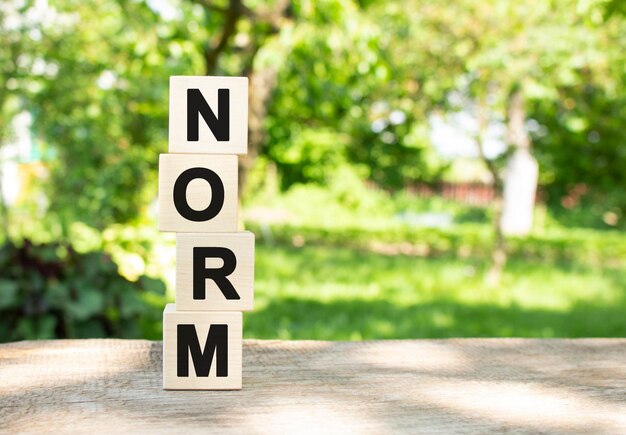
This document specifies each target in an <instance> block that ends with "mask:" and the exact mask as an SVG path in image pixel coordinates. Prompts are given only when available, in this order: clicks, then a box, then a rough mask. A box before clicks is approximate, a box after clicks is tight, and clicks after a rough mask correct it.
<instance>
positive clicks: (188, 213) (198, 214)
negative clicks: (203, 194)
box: [174, 168, 224, 222]
mask: <svg viewBox="0 0 626 435" xmlns="http://www.w3.org/2000/svg"><path fill="white" fill-rule="evenodd" d="M196 178H202V179H203V180H206V181H207V182H208V183H209V185H210V186H211V202H210V203H209V205H208V206H207V208H205V209H204V210H194V209H193V208H191V207H189V204H188V203H187V186H188V185H189V183H190V182H191V180H194V179H196ZM223 205H224V184H223V183H222V180H221V179H220V177H219V175H217V174H216V173H215V172H213V171H212V170H210V169H209V168H189V169H187V170H186V171H184V172H183V173H181V174H180V175H179V176H178V178H177V179H176V182H175V183H174V206H176V210H178V213H180V215H181V216H182V217H184V218H185V219H188V220H190V221H194V222H204V221H208V220H211V219H213V218H214V217H215V216H217V214H218V213H219V212H220V210H221V209H222V206H223Z"/></svg>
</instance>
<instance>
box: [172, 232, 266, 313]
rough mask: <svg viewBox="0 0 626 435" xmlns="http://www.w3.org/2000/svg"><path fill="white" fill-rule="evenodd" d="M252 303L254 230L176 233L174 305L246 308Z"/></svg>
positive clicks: (188, 308)
mask: <svg viewBox="0 0 626 435" xmlns="http://www.w3.org/2000/svg"><path fill="white" fill-rule="evenodd" d="M253 304H254V234H253V233H251V232H250V231H241V232H237V233H178V234H176V308H177V309H178V310H179V311H204V310H215V311H249V310H252V308H253Z"/></svg>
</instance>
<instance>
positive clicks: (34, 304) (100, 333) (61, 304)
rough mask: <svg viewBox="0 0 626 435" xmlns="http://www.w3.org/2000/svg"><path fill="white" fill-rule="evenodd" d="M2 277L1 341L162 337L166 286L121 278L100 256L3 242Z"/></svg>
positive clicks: (64, 247) (54, 246)
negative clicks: (162, 316)
mask: <svg viewBox="0 0 626 435" xmlns="http://www.w3.org/2000/svg"><path fill="white" fill-rule="evenodd" d="M0 276H2V278H1V279H0V317H1V318H2V322H1V323H0V341H12V340H32V339H42V338H87V337H124V338H140V337H145V338H152V339H155V338H158V337H159V336H160V333H161V330H160V317H161V308H162V306H163V303H164V297H163V296H164V293H165V286H164V284H163V283H162V282H161V281H160V280H156V279H153V278H149V277H146V276H142V277H140V278H139V279H138V280H137V281H135V282H131V281H129V280H127V279H125V278H124V277H122V276H121V275H120V274H119V272H118V268H117V265H116V264H115V263H114V262H113V261H112V260H111V257H109V256H108V255H106V254H103V253H102V252H99V251H92V252H88V253H84V254H81V253H78V252H77V251H76V250H75V249H74V248H73V247H72V246H70V245H67V244H62V243H48V244H43V245H37V244H33V243H31V242H30V241H29V240H24V242H23V244H22V245H21V246H16V245H14V244H12V243H6V244H5V245H4V246H2V248H1V249H0Z"/></svg>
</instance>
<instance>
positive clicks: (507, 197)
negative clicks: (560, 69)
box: [500, 88, 539, 236]
mask: <svg viewBox="0 0 626 435" xmlns="http://www.w3.org/2000/svg"><path fill="white" fill-rule="evenodd" d="M508 136H509V138H508V142H509V143H510V144H511V146H512V147H513V148H514V152H513V154H512V155H511V156H510V157H509V160H508V163H507V168H506V173H505V177H504V192H503V208H502V216H501V218H500V228H501V231H502V232H503V233H504V234H506V235H520V236H525V235H527V234H528V233H530V231H531V229H532V223H533V211H534V207H535V192H536V191H537V179H538V174H539V167H538V165H537V161H536V160H535V158H534V157H533V156H532V155H531V152H530V149H531V147H530V145H531V143H530V137H529V135H528V132H527V131H526V114H525V112H524V101H523V95H522V92H521V90H520V89H519V88H516V89H515V90H514V91H513V92H512V94H511V97H510V99H509V110H508Z"/></svg>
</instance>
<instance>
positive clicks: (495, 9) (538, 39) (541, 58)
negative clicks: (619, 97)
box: [373, 1, 608, 282]
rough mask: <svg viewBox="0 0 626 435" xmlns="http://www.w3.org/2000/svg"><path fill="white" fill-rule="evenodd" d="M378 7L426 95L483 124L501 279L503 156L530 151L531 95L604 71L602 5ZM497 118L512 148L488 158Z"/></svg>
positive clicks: (547, 95)
mask: <svg viewBox="0 0 626 435" xmlns="http://www.w3.org/2000/svg"><path fill="white" fill-rule="evenodd" d="M381 7H382V8H383V9H384V12H383V13H382V14H381V13H380V11H379V9H376V8H375V9H374V10H373V11H374V13H377V14H378V15H382V16H384V17H386V19H387V20H388V24H387V27H386V29H387V30H388V31H394V29H395V32H396V33H395V34H396V36H397V40H399V39H400V37H403V38H404V41H406V42H405V44H399V45H397V46H396V47H395V49H394V50H393V52H394V53H395V59H396V60H395V61H396V62H398V63H399V64H400V65H402V64H404V65H407V66H408V67H409V68H413V69H414V70H415V71H418V68H419V72H416V76H417V81H418V84H419V87H421V88H425V91H424V92H423V93H422V95H423V96H424V97H426V98H427V99H428V103H429V104H430V106H431V108H436V107H443V108H444V110H446V111H450V110H468V111H470V112H472V113H473V114H474V116H475V117H476V118H477V119H478V121H479V124H480V125H482V127H481V128H480V129H479V133H478V134H477V137H476V143H477V147H478V149H479V151H480V152H481V155H482V157H483V161H484V163H485V165H486V167H487V168H488V169H489V171H490V172H491V174H492V176H493V179H494V187H495V189H496V192H497V198H498V199H497V200H496V205H495V209H496V213H495V218H494V228H495V234H496V244H495V248H494V251H493V267H492V269H491V272H490V273H489V281H490V282H497V281H499V277H500V275H501V272H502V269H503V268H504V265H505V263H506V249H505V242H504V240H505V239H504V233H503V220H502V219H501V215H502V214H503V213H504V214H506V212H507V211H506V209H504V210H502V208H501V207H500V205H499V204H501V203H502V192H503V190H505V189H506V187H505V183H506V182H507V181H509V180H508V179H507V178H506V177H505V176H504V171H503V170H504V167H505V166H506V161H507V160H509V161H513V160H515V158H519V156H520V153H526V154H528V155H529V156H530V155H531V153H533V148H532V146H531V138H530V136H529V134H528V131H527V127H526V126H527V124H528V122H529V117H528V115H527V108H528V105H529V101H533V100H555V99H557V98H558V89H559V88H560V87H562V86H567V85H571V84H573V83H574V82H575V80H576V79H577V78H579V77H580V76H579V74H578V72H579V71H581V70H584V69H592V70H597V71H598V74H600V75H602V74H604V73H603V71H602V70H603V69H604V65H606V64H607V63H608V58H607V53H606V50H605V49H606V45H605V44H603V42H604V43H605V41H604V39H603V30H604V29H603V28H602V23H601V22H596V21H594V20H593V19H590V18H589V17H593V16H595V15H597V13H599V8H600V6H599V5H598V4H595V3H590V4H589V5H588V7H587V9H584V8H581V7H578V8H577V4H576V2H574V1H571V2H568V3H567V4H563V2H559V3H558V4H557V3H550V2H545V3H541V4H532V5H531V4H522V3H519V2H509V1H507V2H501V1H483V2H472V1H460V2H455V3H453V4H449V5H446V6H442V5H438V4H432V2H421V1H415V2H413V3H412V5H411V7H405V8H402V9H400V8H399V7H398V6H397V5H394V4H391V3H389V4H385V5H383V6H381ZM599 16H600V17H601V13H600V15H599ZM410 47H413V50H412V51H411V50H410ZM404 71H406V67H405V69H404ZM425 73H426V75H429V76H430V77H424V75H425ZM454 94H456V95H457V96H458V95H459V94H460V95H462V97H463V98H461V99H460V100H459V99H458V98H457V100H459V101H460V102H461V105H459V104H458V103H455V101H454V99H451V98H450V97H451V96H452V95H454ZM429 96H430V97H431V98H428V97H429ZM431 110H432V109H431ZM492 122H505V123H506V125H507V135H506V137H505V138H504V140H505V142H506V144H507V146H508V149H507V151H506V152H505V154H504V158H501V159H498V160H490V159H488V158H487V157H486V156H485V153H484V152H483V144H482V137H481V133H480V132H481V131H482V132H484V131H485V126H486V125H488V124H489V123H492ZM516 156H517V157H516ZM511 159H512V160H511ZM530 189H531V190H534V188H533V186H530ZM508 205H510V203H509V204H507V203H505V204H503V207H505V208H506V207H507V206H508Z"/></svg>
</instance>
